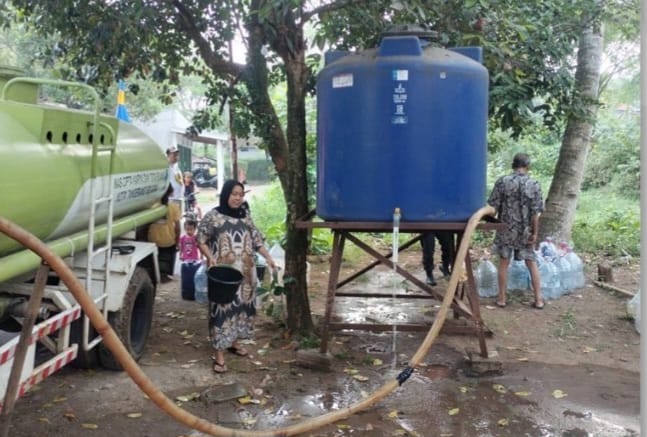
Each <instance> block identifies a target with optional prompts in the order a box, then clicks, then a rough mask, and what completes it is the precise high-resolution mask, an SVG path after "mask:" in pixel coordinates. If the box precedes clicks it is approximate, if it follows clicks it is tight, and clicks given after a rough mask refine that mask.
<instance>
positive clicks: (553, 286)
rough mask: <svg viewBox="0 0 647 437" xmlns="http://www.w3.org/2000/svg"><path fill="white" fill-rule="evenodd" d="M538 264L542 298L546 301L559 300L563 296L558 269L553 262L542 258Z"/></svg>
mask: <svg viewBox="0 0 647 437" xmlns="http://www.w3.org/2000/svg"><path fill="white" fill-rule="evenodd" d="M538 264H539V265H538V268H539V278H540V284H541V294H542V296H543V297H544V299H557V298H558V297H560V296H561V295H562V293H561V290H560V287H561V284H560V278H559V271H558V270H557V267H556V266H555V264H554V263H553V262H552V261H550V260H548V259H544V258H542V257H540V258H539V263H538Z"/></svg>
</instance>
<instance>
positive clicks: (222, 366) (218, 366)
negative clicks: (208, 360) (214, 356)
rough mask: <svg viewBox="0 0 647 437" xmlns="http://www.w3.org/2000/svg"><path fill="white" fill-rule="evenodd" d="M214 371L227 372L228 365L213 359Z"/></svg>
mask: <svg viewBox="0 0 647 437" xmlns="http://www.w3.org/2000/svg"><path fill="white" fill-rule="evenodd" d="M212 369H213V371H214V372H215V373H225V372H226V371H227V365H226V364H225V363H219V362H218V361H216V360H213V367H212Z"/></svg>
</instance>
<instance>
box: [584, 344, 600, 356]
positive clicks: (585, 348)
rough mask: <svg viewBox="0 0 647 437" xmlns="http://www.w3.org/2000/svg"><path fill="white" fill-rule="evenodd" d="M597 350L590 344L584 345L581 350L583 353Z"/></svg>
mask: <svg viewBox="0 0 647 437" xmlns="http://www.w3.org/2000/svg"><path fill="white" fill-rule="evenodd" d="M597 351H598V350H597V349H596V348H594V347H590V346H584V349H582V352H584V353H585V354H588V353H590V352H597Z"/></svg>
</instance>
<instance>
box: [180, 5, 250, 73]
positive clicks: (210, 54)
mask: <svg viewBox="0 0 647 437" xmlns="http://www.w3.org/2000/svg"><path fill="white" fill-rule="evenodd" d="M171 4H172V5H173V7H175V9H176V10H177V13H178V14H177V16H178V19H179V24H180V26H181V28H182V29H183V30H184V31H185V32H186V33H187V35H188V36H189V38H191V40H192V41H193V42H194V43H195V44H196V46H197V47H198V51H199V52H200V55H201V56H202V59H204V61H205V63H206V64H207V65H208V66H209V68H211V70H212V71H213V72H215V73H222V74H228V75H231V76H238V75H240V74H241V73H242V72H243V70H244V69H245V66H244V65H241V64H237V63H235V62H233V61H227V60H225V59H222V58H221V57H219V56H218V55H217V54H216V53H215V52H214V51H213V49H212V48H211V45H210V44H209V42H208V41H207V40H206V39H205V38H204V36H202V33H201V32H200V30H199V29H198V27H197V26H196V25H195V18H194V17H193V14H191V12H190V11H189V10H188V9H187V8H186V7H185V6H184V5H183V4H182V2H181V1H180V0H172V1H171Z"/></svg>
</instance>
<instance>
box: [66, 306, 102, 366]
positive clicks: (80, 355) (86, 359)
mask: <svg viewBox="0 0 647 437" xmlns="http://www.w3.org/2000/svg"><path fill="white" fill-rule="evenodd" d="M84 315H85V314H84V313H83V312H82V313H81V317H80V318H78V319H77V320H75V321H73V322H72V324H71V325H70V344H74V343H76V344H77V345H78V349H77V354H76V358H75V359H74V361H72V363H70V364H71V366H72V367H76V368H77V369H96V368H97V367H99V366H100V365H101V362H100V361H99V351H98V350H97V348H96V347H94V348H92V349H91V350H89V351H84V350H83V346H82V344H81V343H82V342H83V316H84ZM96 335H97V331H95V330H94V326H92V323H90V334H89V337H90V338H89V341H92V339H93V338H94V337H96Z"/></svg>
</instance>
